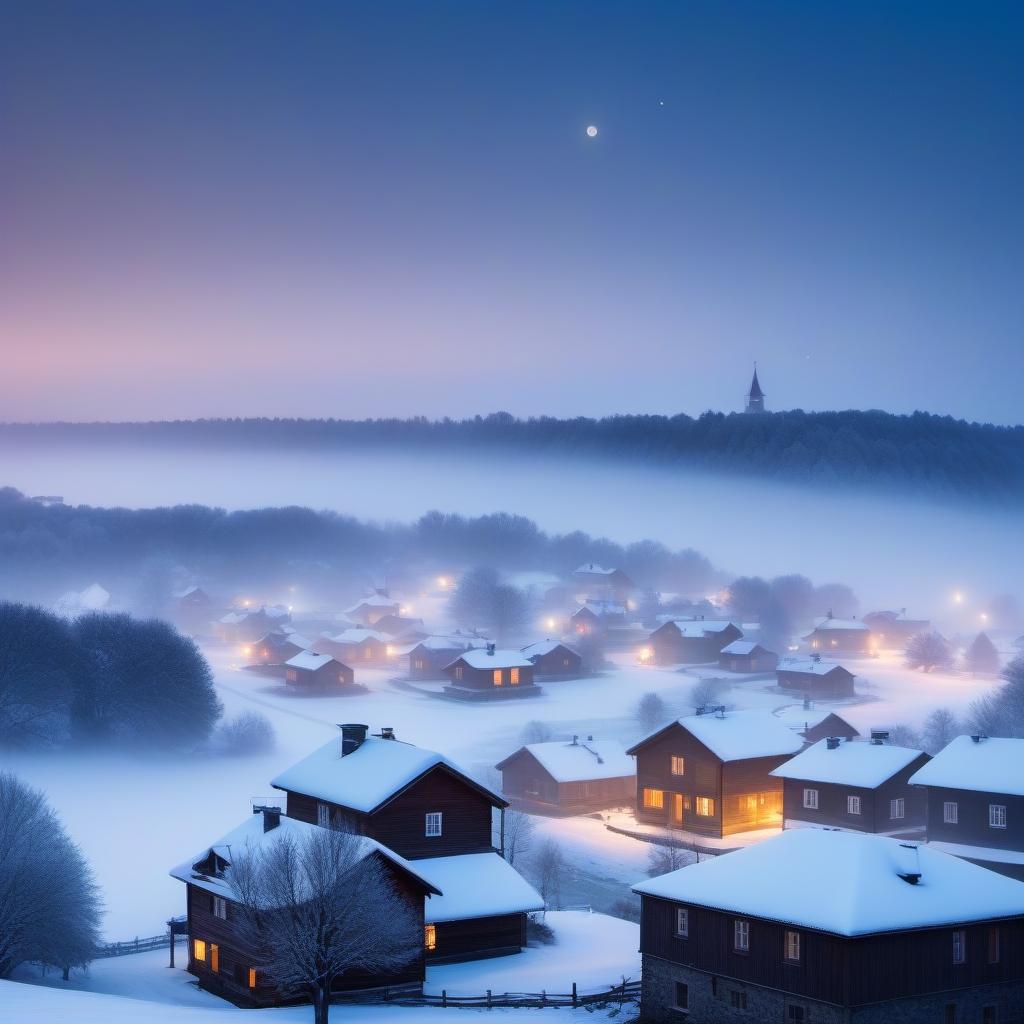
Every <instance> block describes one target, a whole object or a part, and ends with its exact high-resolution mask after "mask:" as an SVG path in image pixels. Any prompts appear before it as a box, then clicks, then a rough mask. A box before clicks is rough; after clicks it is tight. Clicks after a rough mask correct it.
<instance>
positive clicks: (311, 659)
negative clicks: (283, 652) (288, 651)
mask: <svg viewBox="0 0 1024 1024" xmlns="http://www.w3.org/2000/svg"><path fill="white" fill-rule="evenodd" d="M332 661H334V659H333V658H332V657H331V656H330V655H329V654H314V653H313V652H312V651H299V653H298V654H296V655H295V657H294V658H289V659H288V660H287V661H286V662H285V664H286V665H290V666H291V667H292V668H304V669H307V670H308V671H310V672H315V671H316V670H317V669H319V668H323V667H324V665H327V664H329V663H330V662H332Z"/></svg>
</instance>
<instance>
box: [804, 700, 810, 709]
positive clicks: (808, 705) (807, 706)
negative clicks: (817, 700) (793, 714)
mask: <svg viewBox="0 0 1024 1024" xmlns="http://www.w3.org/2000/svg"><path fill="white" fill-rule="evenodd" d="M810 710H811V698H810V697H804V711H810Z"/></svg>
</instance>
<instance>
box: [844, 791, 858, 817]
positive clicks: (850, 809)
mask: <svg viewBox="0 0 1024 1024" xmlns="http://www.w3.org/2000/svg"><path fill="white" fill-rule="evenodd" d="M846 813H847V814H860V797H859V796H852V795H851V796H848V797H847V798H846Z"/></svg>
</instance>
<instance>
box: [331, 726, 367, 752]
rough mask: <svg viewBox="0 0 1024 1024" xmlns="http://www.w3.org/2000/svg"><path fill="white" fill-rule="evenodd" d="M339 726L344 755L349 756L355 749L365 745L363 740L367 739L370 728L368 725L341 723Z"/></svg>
mask: <svg viewBox="0 0 1024 1024" xmlns="http://www.w3.org/2000/svg"><path fill="white" fill-rule="evenodd" d="M338 728H339V729H340V730H341V756H342V757H347V756H348V755H349V754H351V753H352V752H353V751H355V750H358V749H359V748H360V747H361V746H362V745H363V741H364V740H365V739H366V734H367V732H369V730H370V727H369V726H368V725H358V724H354V723H348V724H346V725H339V726H338Z"/></svg>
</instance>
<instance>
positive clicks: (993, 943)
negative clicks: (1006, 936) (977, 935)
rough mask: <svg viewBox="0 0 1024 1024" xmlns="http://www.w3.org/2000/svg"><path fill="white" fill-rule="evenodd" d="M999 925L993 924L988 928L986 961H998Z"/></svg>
mask: <svg viewBox="0 0 1024 1024" xmlns="http://www.w3.org/2000/svg"><path fill="white" fill-rule="evenodd" d="M999 952H1000V950H999V925H997V924H994V925H991V926H990V927H989V930H988V962H989V963H990V964H997V963H999Z"/></svg>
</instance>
